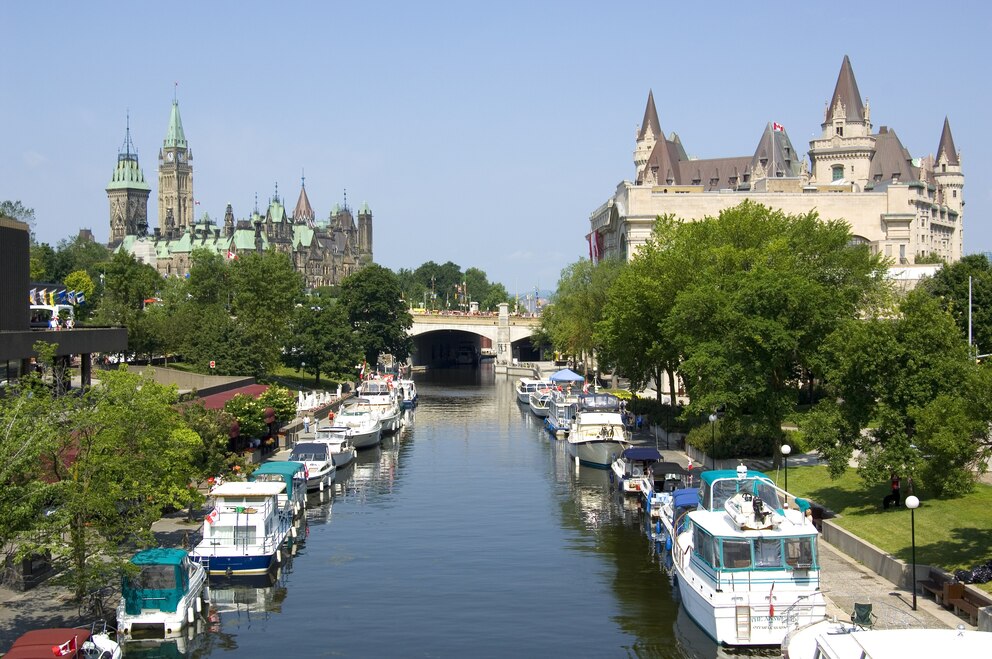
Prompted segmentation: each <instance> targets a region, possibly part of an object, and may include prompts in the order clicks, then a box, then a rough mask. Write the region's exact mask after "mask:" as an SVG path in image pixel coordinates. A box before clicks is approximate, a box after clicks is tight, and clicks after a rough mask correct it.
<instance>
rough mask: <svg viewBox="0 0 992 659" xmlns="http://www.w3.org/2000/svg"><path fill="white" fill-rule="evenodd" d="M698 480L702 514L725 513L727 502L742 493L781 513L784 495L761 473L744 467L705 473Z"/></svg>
mask: <svg viewBox="0 0 992 659" xmlns="http://www.w3.org/2000/svg"><path fill="white" fill-rule="evenodd" d="M699 478H700V483H699V503H700V506H701V507H702V509H703V510H710V511H720V512H722V511H723V510H724V509H725V506H726V505H727V501H729V500H730V499H732V498H734V496H736V495H737V493H738V492H743V493H747V494H750V495H751V496H752V497H757V498H760V499H761V501H762V502H763V503H764V506H765V507H767V508H769V509H771V510H774V511H777V512H778V513H779V514H781V513H782V509H783V505H782V504H783V500H782V498H781V495H782V494H784V492H783V491H782V490H780V489H779V488H778V487H776V485H775V483H773V482H772V479H771V478H769V477H768V476H766V475H765V474H764V473H762V472H760V471H752V470H749V469H747V467H745V466H744V465H741V466H740V467H738V468H737V469H736V470H732V469H716V470H713V471H704V472H702V474H701V475H700V477H699Z"/></svg>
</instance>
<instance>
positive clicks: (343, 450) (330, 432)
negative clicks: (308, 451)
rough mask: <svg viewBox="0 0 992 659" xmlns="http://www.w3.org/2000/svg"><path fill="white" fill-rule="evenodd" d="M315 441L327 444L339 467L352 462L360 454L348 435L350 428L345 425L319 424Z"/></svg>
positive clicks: (336, 465) (332, 457)
mask: <svg viewBox="0 0 992 659" xmlns="http://www.w3.org/2000/svg"><path fill="white" fill-rule="evenodd" d="M314 441H315V442H321V443H323V444H327V446H328V447H329V448H330V452H331V459H332V460H333V461H334V466H335V467H337V468H338V469H341V468H342V467H345V466H347V465H349V464H351V461H352V460H354V459H355V456H357V455H358V450H357V449H356V448H355V445H354V444H352V443H351V438H350V437H348V428H347V427H345V426H331V425H319V426H317V435H316V438H315V439H314Z"/></svg>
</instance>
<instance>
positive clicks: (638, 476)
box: [610, 446, 661, 494]
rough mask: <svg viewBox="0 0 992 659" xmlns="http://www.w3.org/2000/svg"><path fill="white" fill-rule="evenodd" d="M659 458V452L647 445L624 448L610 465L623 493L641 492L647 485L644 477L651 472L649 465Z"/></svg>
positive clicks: (651, 473)
mask: <svg viewBox="0 0 992 659" xmlns="http://www.w3.org/2000/svg"><path fill="white" fill-rule="evenodd" d="M660 460H661V452H660V451H659V450H658V449H656V448H651V447H648V446H633V447H631V448H627V449H624V450H623V451H621V452H620V455H618V456H617V458H616V460H614V461H613V463H612V464H611V465H610V468H611V469H612V470H613V474H614V476H616V478H617V483H619V484H620V489H621V490H622V491H623V493H624V494H641V492H642V491H643V490H644V489H645V487H647V483H646V482H645V479H646V477H647V476H649V475H651V476H652V477H651V480H652V481H653V480H654V478H653V474H654V472H653V471H652V469H651V467H652V465H654V463H656V462H659V461H660Z"/></svg>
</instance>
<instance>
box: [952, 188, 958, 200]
mask: <svg viewBox="0 0 992 659" xmlns="http://www.w3.org/2000/svg"><path fill="white" fill-rule="evenodd" d="M951 196H952V197H954V198H955V199H957V198H958V191H957V190H951Z"/></svg>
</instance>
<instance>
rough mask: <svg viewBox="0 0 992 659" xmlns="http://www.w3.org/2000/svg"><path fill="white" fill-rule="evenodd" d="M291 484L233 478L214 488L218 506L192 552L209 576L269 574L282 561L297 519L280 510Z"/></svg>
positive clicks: (213, 497) (209, 517)
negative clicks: (286, 542)
mask: <svg viewBox="0 0 992 659" xmlns="http://www.w3.org/2000/svg"><path fill="white" fill-rule="evenodd" d="M285 489H286V485H285V483H242V482H229V483H223V484H221V485H218V486H216V487H214V488H213V489H212V490H211V491H210V497H211V498H212V499H213V501H214V508H213V510H212V511H211V512H210V514H208V515H207V517H206V518H205V520H204V525H203V539H202V540H201V541H200V542H199V543H198V544H197V545H196V547H195V548H194V549H193V551H191V552H190V555H189V556H190V559H192V560H194V561H197V562H199V563H200V564H202V565H203V566H204V568H205V569H206V570H207V574H209V575H224V574H226V575H251V574H265V573H266V572H268V571H269V570H270V569H271V568H272V566H273V564H275V563H279V562H280V561H281V560H282V552H281V550H280V547H281V546H282V543H283V542H284V541H285V540H286V538H287V536H289V533H290V528H291V526H292V525H291V523H290V522H289V520H287V519H286V518H285V517H284V516H283V515H280V514H279V501H278V495H279V494H280V493H282V492H283V491H285Z"/></svg>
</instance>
